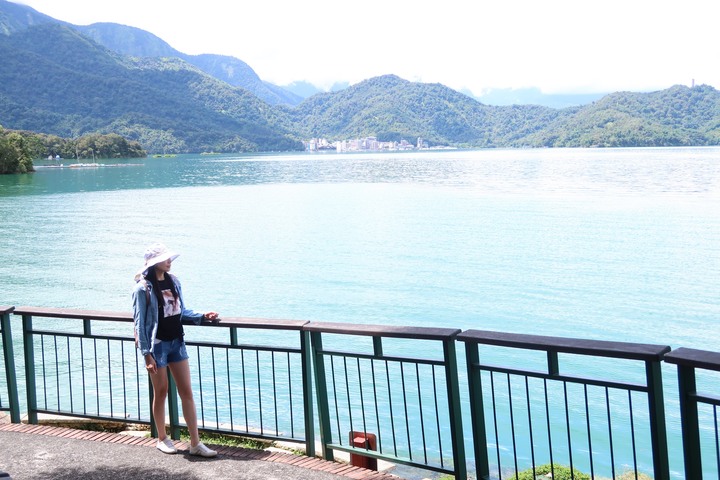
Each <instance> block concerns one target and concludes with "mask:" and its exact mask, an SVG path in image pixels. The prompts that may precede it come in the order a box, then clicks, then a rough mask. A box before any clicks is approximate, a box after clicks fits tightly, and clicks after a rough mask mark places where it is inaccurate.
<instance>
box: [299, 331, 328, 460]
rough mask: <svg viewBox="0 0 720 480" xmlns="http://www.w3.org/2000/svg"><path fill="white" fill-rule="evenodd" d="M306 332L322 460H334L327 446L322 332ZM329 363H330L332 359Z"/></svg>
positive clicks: (325, 375) (326, 405)
mask: <svg viewBox="0 0 720 480" xmlns="http://www.w3.org/2000/svg"><path fill="white" fill-rule="evenodd" d="M307 333H308V334H309V335H310V352H311V353H310V357H311V358H310V359H311V360H312V362H311V363H312V366H314V367H315V368H314V369H313V372H314V376H315V386H316V389H315V394H316V401H317V411H318V423H319V427H320V446H321V448H322V452H321V456H322V458H323V459H324V460H334V453H333V449H332V448H328V444H329V443H331V442H332V425H331V420H330V405H329V395H328V385H327V374H326V371H325V370H326V369H325V365H326V361H325V359H326V357H324V356H323V354H322V334H321V333H320V332H307ZM301 338H302V337H301ZM303 343H304V341H302V340H301V344H303ZM330 363H331V365H332V359H331V361H330ZM333 385H334V380H333ZM309 390H310V386H309V385H308V388H307V389H306V390H305V391H306V392H307V391H309ZM333 390H334V388H333ZM308 402H310V399H306V404H307V403H308ZM306 411H307V412H308V413H309V412H311V411H312V408H307V407H306ZM306 425H307V424H306ZM313 428H314V425H313ZM307 444H308V445H309V447H313V448H314V445H310V442H307Z"/></svg>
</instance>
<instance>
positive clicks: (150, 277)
mask: <svg viewBox="0 0 720 480" xmlns="http://www.w3.org/2000/svg"><path fill="white" fill-rule="evenodd" d="M167 275H168V278H169V279H170V290H172V294H173V297H175V300H177V298H178V292H177V289H176V288H175V282H174V281H173V279H172V276H171V275H170V274H169V273H168V274H167ZM145 280H147V281H148V282H150V285H152V288H153V291H154V292H155V296H156V297H157V299H158V302H159V305H163V303H164V301H165V300H164V299H163V296H162V292H161V291H160V285H158V280H157V275H156V274H155V265H153V266H152V267H150V268H148V269H147V273H145Z"/></svg>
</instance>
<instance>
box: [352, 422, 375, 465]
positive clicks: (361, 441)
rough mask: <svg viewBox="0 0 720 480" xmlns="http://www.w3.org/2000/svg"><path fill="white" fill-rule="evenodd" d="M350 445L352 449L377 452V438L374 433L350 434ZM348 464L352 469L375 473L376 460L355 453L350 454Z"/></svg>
mask: <svg viewBox="0 0 720 480" xmlns="http://www.w3.org/2000/svg"><path fill="white" fill-rule="evenodd" d="M350 444H352V446H353V447H357V448H364V449H366V450H372V451H376V450H377V437H376V436H375V434H374V433H366V432H353V431H351V432H350ZM350 464H351V465H352V466H354V467H361V468H367V469H368V470H375V471H377V469H378V466H377V458H370V457H366V456H365V455H359V454H357V453H351V454H350Z"/></svg>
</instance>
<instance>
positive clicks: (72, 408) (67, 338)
mask: <svg viewBox="0 0 720 480" xmlns="http://www.w3.org/2000/svg"><path fill="white" fill-rule="evenodd" d="M65 346H66V348H67V364H68V365H67V369H68V387H69V388H68V390H69V391H70V411H71V412H73V413H75V407H74V404H73V388H72V364H71V363H70V337H65Z"/></svg>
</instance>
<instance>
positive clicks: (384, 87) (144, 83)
mask: <svg viewBox="0 0 720 480" xmlns="http://www.w3.org/2000/svg"><path fill="white" fill-rule="evenodd" d="M83 29H84V30H83ZM0 32H2V33H0V58H2V59H3V68H1V69H0V125H2V126H3V127H5V128H7V129H16V130H30V131H36V132H42V133H47V134H53V135H59V136H63V137H77V136H79V135H82V134H86V133H118V134H120V135H123V136H126V137H127V138H128V139H130V140H136V141H138V142H140V143H141V145H142V146H143V148H145V149H146V150H148V151H149V152H151V153H152V152H167V153H179V152H202V151H215V152H241V151H276V150H299V149H301V148H302V144H301V140H305V139H309V138H313V137H324V138H327V139H329V140H331V141H332V140H342V139H349V138H357V137H365V136H374V137H377V138H378V139H379V140H381V141H389V140H402V139H405V140H408V141H410V142H412V143H414V142H415V140H416V139H417V138H418V137H422V138H423V139H424V140H425V141H427V142H428V143H429V144H430V145H432V146H441V145H451V146H457V147H469V148H472V147H484V148H492V147H613V146H665V145H718V144H720V93H719V92H718V91H717V90H715V89H714V88H712V87H709V86H698V87H693V88H689V87H684V86H675V87H672V88H670V89H667V90H662V91H659V92H652V93H630V92H617V93H613V94H610V95H607V96H604V97H602V98H601V99H599V100H597V101H595V102H593V103H591V104H589V105H583V106H574V107H567V108H550V107H546V106H541V105H510V106H493V105H486V104H483V103H480V102H478V101H477V100H475V99H473V98H471V97H469V96H468V95H466V94H464V93H461V92H457V91H455V90H452V89H450V88H448V87H446V86H444V85H441V84H423V83H418V82H410V81H407V80H404V79H402V78H400V77H397V76H395V75H385V76H381V77H376V78H372V79H368V80H365V81H363V82H360V83H358V84H356V85H353V86H350V87H348V88H344V89H342V90H339V91H335V92H327V93H317V94H315V95H312V96H311V97H309V98H307V99H306V100H304V101H302V102H300V103H299V104H297V105H296V106H292V105H291V104H290V103H288V102H281V101H278V98H275V100H273V101H267V100H265V99H264V98H262V97H260V96H259V95H258V94H257V93H255V92H253V91H251V90H250V89H248V88H245V87H238V86H235V83H231V82H229V81H228V80H227V79H228V78H232V79H234V81H235V82H236V83H242V82H245V83H248V82H250V83H252V82H254V83H255V85H265V86H267V84H266V83H265V82H262V80H261V79H259V78H258V76H257V75H256V74H255V72H254V71H253V70H252V69H251V68H250V67H249V66H247V65H246V64H245V63H244V62H242V61H240V60H237V59H233V58H232V57H223V56H219V55H210V54H208V55H198V56H187V55H183V54H181V53H180V52H176V51H175V50H174V49H172V47H170V46H169V45H167V44H166V43H165V42H163V41H162V40H161V39H159V38H157V37H155V36H154V35H152V34H150V33H148V32H144V31H142V30H139V29H134V28H132V27H124V26H117V25H115V24H94V25H90V26H87V27H83V28H78V27H76V26H73V25H69V24H66V23H64V22H57V21H54V20H53V19H51V18H50V17H47V16H45V15H42V14H39V13H38V12H36V11H34V10H32V9H30V8H28V7H23V6H20V5H17V4H13V3H10V2H7V1H6V0H0ZM98 40H101V42H102V43H101V42H99V41H98ZM107 44H111V45H113V46H114V49H109V48H107ZM129 52H132V53H133V54H132V55H129ZM191 61H192V62H194V63H191ZM258 82H259V83H258ZM264 91H265V94H264V95H265V96H266V97H267V95H270V93H268V92H270V91H272V88H270V87H268V88H267V89H265V90H264ZM278 96H280V93H278Z"/></svg>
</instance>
